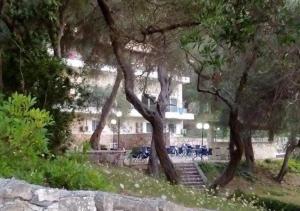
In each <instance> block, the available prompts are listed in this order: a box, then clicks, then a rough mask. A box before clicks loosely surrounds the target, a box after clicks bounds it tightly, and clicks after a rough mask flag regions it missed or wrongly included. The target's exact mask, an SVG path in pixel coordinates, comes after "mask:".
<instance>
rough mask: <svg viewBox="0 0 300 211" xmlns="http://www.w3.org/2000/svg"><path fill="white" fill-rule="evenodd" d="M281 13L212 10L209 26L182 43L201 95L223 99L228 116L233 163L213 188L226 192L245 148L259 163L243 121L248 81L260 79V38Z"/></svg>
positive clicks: (258, 6) (232, 6)
mask: <svg viewBox="0 0 300 211" xmlns="http://www.w3.org/2000/svg"><path fill="white" fill-rule="evenodd" d="M276 7H277V5H276V4H273V5H272V6H271V4H266V3H265V2H261V1H259V2H258V1H250V2H249V1H248V2H243V3H241V2H231V3H228V4H223V3H220V2H219V3H218V2H215V4H208V7H207V9H208V12H207V13H204V14H203V16H201V18H202V19H204V20H207V22H204V23H203V27H201V28H199V29H198V31H192V32H191V33H190V34H189V35H187V36H186V37H184V39H183V45H184V47H185V49H186V51H187V61H188V62H189V64H190V65H191V67H193V69H194V70H195V71H196V73H197V74H198V87H197V90H198V92H200V93H206V94H210V95H213V96H215V97H217V98H219V99H220V100H221V101H223V102H224V103H225V104H226V106H227V107H228V110H229V111H228V113H229V115H228V116H229V118H228V126H229V129H230V140H229V155H230V160H229V163H228V166H227V168H226V169H225V171H224V172H223V174H222V175H221V176H220V177H219V178H218V179H217V180H216V181H215V182H214V184H213V185H212V187H214V188H215V187H217V186H225V185H226V184H228V183H229V182H230V181H231V180H232V178H233V177H234V174H235V171H236V169H237V167H238V165H239V162H240V160H241V158H242V155H243V152H244V146H245V144H244V142H245V143H247V146H248V147H247V150H246V152H247V156H246V157H248V158H247V159H248V161H250V162H253V161H254V159H253V158H254V157H253V150H252V147H251V146H252V145H251V141H250V140H251V139H249V136H248V138H247V134H249V132H248V131H247V130H249V129H251V127H250V128H247V127H246V126H247V125H246V124H245V122H244V119H243V118H242V114H243V100H244V96H245V93H246V90H247V89H248V88H249V78H250V77H251V75H252V74H253V73H254V74H255V73H256V71H257V66H258V63H259V61H260V60H258V58H260V56H261V55H260V51H261V46H262V43H264V41H263V39H261V38H260V36H262V35H264V30H266V29H267V28H268V27H267V26H268V24H270V21H271V20H272V18H271V17H273V15H274V14H275V10H274V8H276ZM262 8H263V10H264V12H262ZM214 14H215V15H216V16H214ZM203 31H204V33H203ZM203 34H204V35H203ZM205 34H208V36H205ZM243 130H244V131H245V132H243ZM242 132H243V133H244V134H245V138H244V137H243V136H244V135H243V134H242ZM243 139H244V140H243Z"/></svg>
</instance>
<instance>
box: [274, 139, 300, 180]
mask: <svg viewBox="0 0 300 211" xmlns="http://www.w3.org/2000/svg"><path fill="white" fill-rule="evenodd" d="M297 147H300V140H298V141H296V140H293V139H291V140H289V142H288V144H287V147H286V151H285V155H284V159H283V163H282V166H281V169H280V171H279V173H278V175H277V176H276V178H275V180H276V181H277V182H282V180H283V178H284V176H285V175H286V173H287V172H288V162H289V159H290V156H291V154H292V153H293V151H294V150H295V149H296V148H297Z"/></svg>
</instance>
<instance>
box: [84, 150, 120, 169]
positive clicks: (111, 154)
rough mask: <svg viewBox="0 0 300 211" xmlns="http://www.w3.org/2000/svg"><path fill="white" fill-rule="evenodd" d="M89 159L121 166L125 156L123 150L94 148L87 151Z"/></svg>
mask: <svg viewBox="0 0 300 211" xmlns="http://www.w3.org/2000/svg"><path fill="white" fill-rule="evenodd" d="M87 155H88V157H89V159H90V161H92V162H94V163H110V164H112V165H116V166H123V164H124V160H125V157H126V151H125V150H97V151H96V150H95V151H88V152H87Z"/></svg>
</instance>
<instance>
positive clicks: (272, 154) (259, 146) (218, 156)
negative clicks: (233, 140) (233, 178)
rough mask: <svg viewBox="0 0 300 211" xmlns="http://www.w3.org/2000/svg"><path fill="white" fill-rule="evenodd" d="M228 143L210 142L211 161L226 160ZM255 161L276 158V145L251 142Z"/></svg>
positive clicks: (227, 157)
mask: <svg viewBox="0 0 300 211" xmlns="http://www.w3.org/2000/svg"><path fill="white" fill-rule="evenodd" d="M228 146H229V145H228V142H212V143H210V145H209V147H211V148H212V149H213V155H212V157H211V159H212V160H228V159H229V150H228ZM253 150H254V157H255V159H267V158H270V159H272V158H276V155H277V153H278V151H277V144H276V143H267V142H253Z"/></svg>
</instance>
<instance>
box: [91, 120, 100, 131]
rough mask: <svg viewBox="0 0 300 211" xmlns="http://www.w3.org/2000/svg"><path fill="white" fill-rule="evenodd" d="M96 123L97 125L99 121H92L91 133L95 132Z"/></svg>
mask: <svg viewBox="0 0 300 211" xmlns="http://www.w3.org/2000/svg"><path fill="white" fill-rule="evenodd" d="M98 123H99V121H97V120H92V130H93V131H95V130H96V128H97V125H98Z"/></svg>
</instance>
